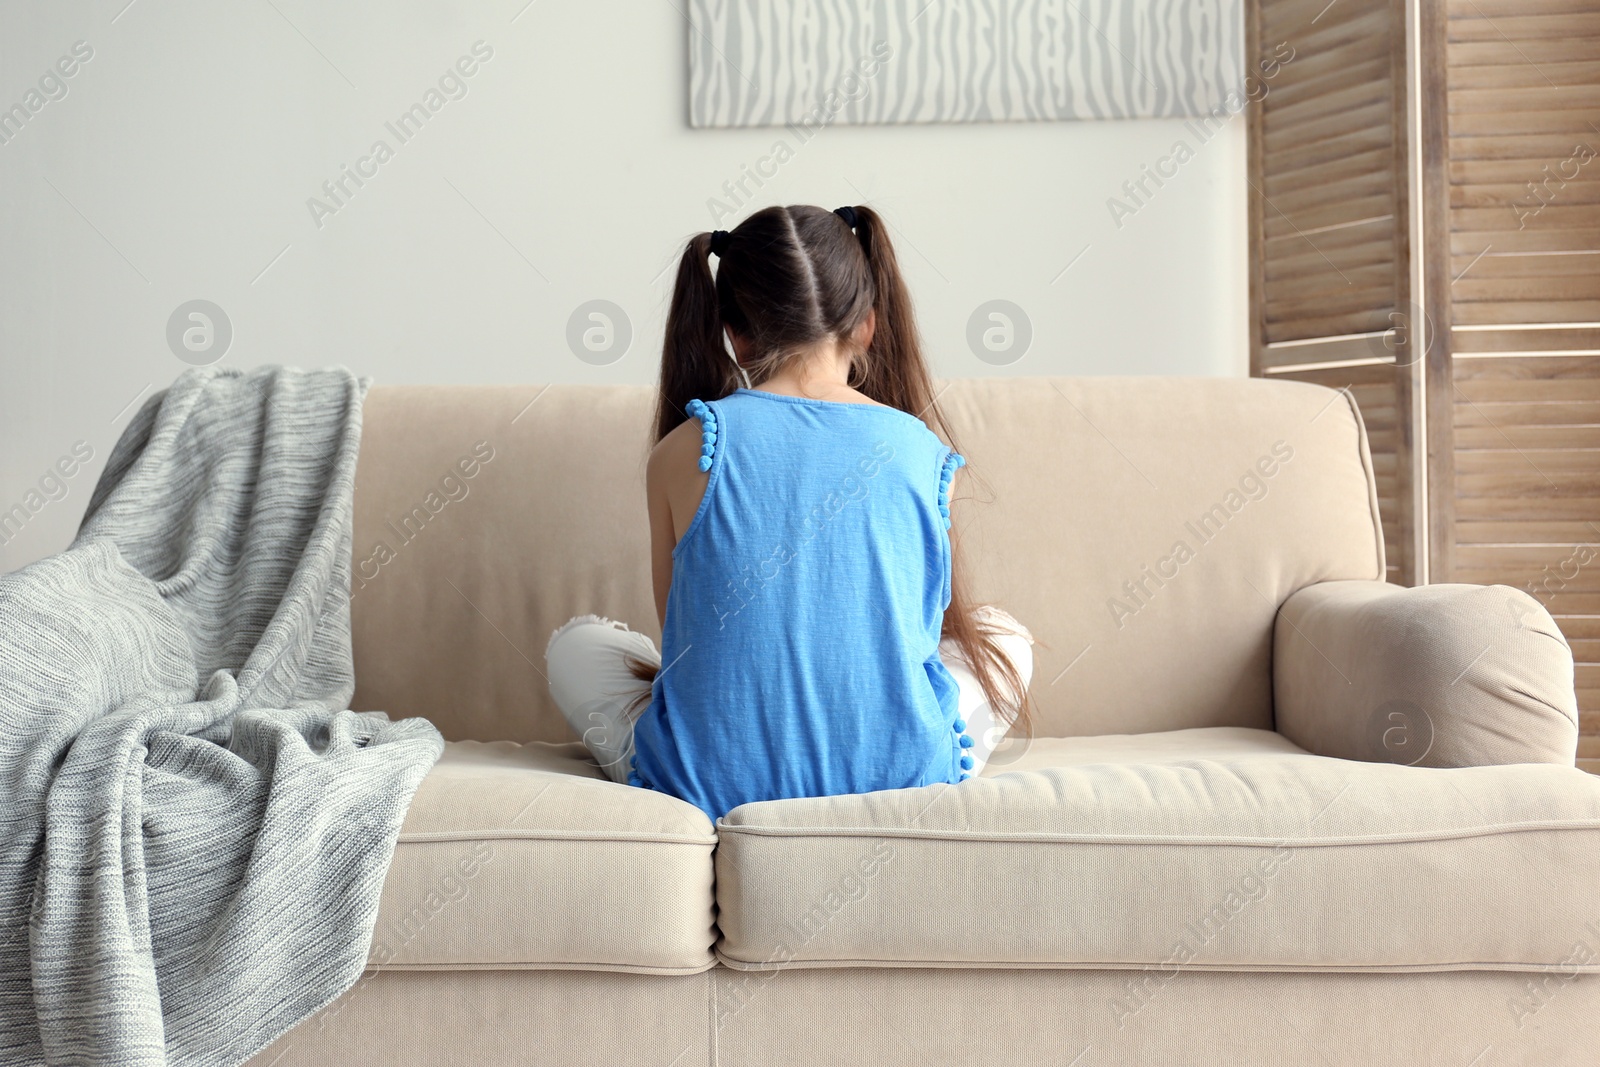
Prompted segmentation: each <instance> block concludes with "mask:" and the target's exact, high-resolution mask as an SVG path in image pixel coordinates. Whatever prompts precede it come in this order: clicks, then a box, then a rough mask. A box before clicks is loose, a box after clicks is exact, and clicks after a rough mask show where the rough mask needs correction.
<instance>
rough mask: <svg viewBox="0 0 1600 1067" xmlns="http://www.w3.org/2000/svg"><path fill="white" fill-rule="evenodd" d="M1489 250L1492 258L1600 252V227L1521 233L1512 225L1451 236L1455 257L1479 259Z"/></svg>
mask: <svg viewBox="0 0 1600 1067" xmlns="http://www.w3.org/2000/svg"><path fill="white" fill-rule="evenodd" d="M1507 220H1508V221H1509V222H1511V223H1515V222H1516V219H1515V218H1512V217H1511V216H1509V215H1508V216H1507ZM1485 248H1487V249H1488V250H1489V254H1491V255H1493V254H1495V253H1500V254H1505V253H1507V252H1539V253H1549V252H1559V251H1572V252H1592V251H1594V250H1595V249H1600V227H1597V228H1595V229H1587V230H1584V229H1577V230H1565V231H1557V232H1550V231H1546V230H1517V229H1514V228H1512V227H1510V226H1508V227H1507V228H1506V229H1503V230H1494V231H1488V230H1483V231H1479V232H1477V233H1452V234H1451V235H1450V254H1451V255H1465V256H1475V255H1477V254H1478V253H1479V252H1482V251H1483V250H1484V249H1485Z"/></svg>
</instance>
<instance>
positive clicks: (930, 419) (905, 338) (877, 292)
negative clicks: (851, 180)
mask: <svg viewBox="0 0 1600 1067" xmlns="http://www.w3.org/2000/svg"><path fill="white" fill-rule="evenodd" d="M853 210H854V211H855V220H856V226H855V231H856V240H858V241H860V242H861V250H862V251H863V252H865V253H866V256H867V266H868V268H869V269H870V271H871V274H872V310H873V311H874V312H875V313H876V315H877V320H878V325H877V329H876V330H874V331H873V335H872V344H871V345H870V346H868V348H867V351H866V354H865V359H864V363H865V366H864V368H863V376H862V384H861V385H860V386H858V388H859V389H860V390H861V391H862V392H863V393H865V394H867V395H868V396H870V397H871V398H872V399H874V400H876V401H878V402H879V403H880V404H888V405H890V406H891V407H897V408H899V409H900V410H901V411H909V412H911V413H912V414H914V415H916V416H917V417H918V418H920V419H922V421H923V422H926V423H927V424H928V427H929V429H931V430H933V432H934V433H937V434H939V435H940V436H941V437H943V438H944V439H945V440H946V441H949V440H950V428H949V427H948V426H946V425H945V424H944V417H943V415H942V414H941V413H940V412H939V409H938V406H937V405H936V404H934V402H933V398H934V392H933V378H932V376H931V375H930V374H929V373H928V364H927V361H926V360H925V359H923V356H922V340H921V338H920V337H919V336H918V333H917V320H916V315H915V313H914V312H913V310H912V307H911V293H910V291H909V290H908V289H907V288H906V283H905V279H904V278H902V277H901V276H900V262H899V260H898V259H897V258H896V257H895V254H894V244H893V243H892V242H891V241H890V240H889V227H888V225H887V224H886V223H885V222H884V221H883V216H881V215H879V214H878V213H877V212H876V211H873V210H872V209H871V208H869V207H861V206H857V207H855V208H854V209H853Z"/></svg>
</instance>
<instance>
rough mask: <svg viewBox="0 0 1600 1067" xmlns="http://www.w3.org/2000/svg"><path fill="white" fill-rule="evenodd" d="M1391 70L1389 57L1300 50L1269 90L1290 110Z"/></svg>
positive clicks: (1282, 105) (1276, 99) (1274, 98)
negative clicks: (1319, 54) (1317, 52)
mask: <svg viewBox="0 0 1600 1067" xmlns="http://www.w3.org/2000/svg"><path fill="white" fill-rule="evenodd" d="M1318 60H1320V61H1321V62H1318ZM1388 70H1389V57H1388V56H1385V55H1381V54H1380V55H1378V56H1376V57H1373V56H1369V55H1359V54H1351V52H1350V51H1349V50H1348V49H1345V50H1339V51H1333V52H1328V53H1324V54H1323V55H1321V56H1307V55H1305V54H1304V53H1302V52H1299V51H1297V52H1296V53H1295V58H1294V61H1293V62H1292V63H1289V64H1287V65H1285V66H1283V67H1281V68H1280V69H1279V72H1278V76H1277V77H1275V78H1273V79H1272V84H1271V88H1269V89H1268V90H1267V91H1268V93H1270V94H1271V96H1272V98H1273V103H1274V105H1275V106H1277V107H1283V108H1287V107H1288V106H1290V105H1298V104H1301V103H1304V102H1307V101H1320V100H1323V99H1325V98H1327V97H1329V96H1330V95H1332V94H1334V93H1338V92H1343V91H1345V90H1347V89H1348V88H1349V87H1350V86H1352V85H1355V84H1360V83H1363V82H1375V81H1378V80H1380V79H1382V78H1385V77H1386V76H1387V74H1388ZM1540 84H1541V85H1542V84H1544V83H1543V82H1541V83H1540Z"/></svg>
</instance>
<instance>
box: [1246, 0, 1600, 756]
mask: <svg viewBox="0 0 1600 1067" xmlns="http://www.w3.org/2000/svg"><path fill="white" fill-rule="evenodd" d="M1408 14H1409V17H1410V24H1409V26H1408V24H1407V18H1408ZM1245 21H1246V28H1247V29H1246V33H1247V42H1246V55H1247V56H1250V57H1255V58H1256V59H1257V60H1261V59H1268V58H1271V57H1274V56H1276V55H1279V54H1281V51H1282V49H1281V47H1280V42H1281V41H1287V42H1288V43H1289V44H1290V45H1291V46H1292V47H1293V48H1294V52H1295V58H1294V59H1293V60H1292V61H1291V62H1290V63H1288V64H1286V65H1284V66H1283V68H1282V70H1281V71H1280V72H1279V73H1278V75H1277V76H1276V77H1275V78H1274V79H1272V80H1271V82H1270V83H1269V88H1268V91H1267V93H1266V95H1265V96H1264V97H1262V98H1260V99H1259V100H1258V101H1257V102H1255V103H1253V104H1251V105H1250V118H1249V122H1250V182H1251V243H1252V283H1251V286H1252V291H1251V306H1252V338H1253V344H1252V354H1251V367H1252V373H1255V374H1260V375H1267V376H1289V377H1296V378H1302V379H1306V380H1311V381H1319V382H1323V383H1325V384H1328V385H1333V386H1335V387H1345V386H1348V387H1349V388H1350V389H1351V391H1352V392H1353V393H1354V395H1355V396H1356V399H1357V401H1358V402H1359V404H1360V406H1361V409H1362V412H1363V414H1364V416H1365V417H1366V419H1367V422H1368V428H1369V430H1370V431H1371V432H1372V443H1373V451H1374V459H1375V462H1377V463H1378V465H1379V466H1378V469H1379V477H1380V497H1381V500H1380V505H1381V508H1382V510H1383V512H1384V530H1385V536H1386V540H1387V542H1388V548H1389V553H1390V563H1391V567H1390V580H1391V581H1397V582H1402V583H1405V584H1413V583H1416V582H1420V581H1431V582H1441V581H1461V582H1475V583H1484V584H1504V585H1510V586H1514V587H1516V588H1519V589H1525V590H1527V591H1528V592H1530V593H1532V594H1533V595H1534V596H1535V597H1536V598H1537V599H1538V600H1539V601H1540V602H1541V603H1543V604H1544V605H1545V606H1546V607H1548V608H1549V609H1550V611H1551V613H1552V614H1554V615H1555V617H1556V619H1557V621H1558V622H1559V623H1560V625H1561V628H1562V631H1563V632H1564V633H1565V634H1566V635H1567V638H1568V640H1569V641H1570V642H1571V644H1572V648H1573V652H1574V655H1575V658H1576V659H1577V661H1578V668H1577V684H1578V698H1579V708H1580V712H1581V716H1582V724H1581V725H1582V732H1583V734H1584V735H1585V736H1584V737H1583V739H1582V741H1581V742H1580V752H1579V756H1580V763H1581V764H1582V765H1584V766H1586V767H1587V768H1588V769H1590V770H1596V771H1600V0H1448V2H1441V3H1436V2H1433V0H1422V2H1417V0H1413V6H1412V9H1411V10H1410V12H1409V13H1408V11H1407V7H1406V4H1405V3H1404V0H1333V2H1332V3H1329V2H1327V0H1309V2H1304V0H1249V2H1248V3H1247V4H1246V20H1245Z"/></svg>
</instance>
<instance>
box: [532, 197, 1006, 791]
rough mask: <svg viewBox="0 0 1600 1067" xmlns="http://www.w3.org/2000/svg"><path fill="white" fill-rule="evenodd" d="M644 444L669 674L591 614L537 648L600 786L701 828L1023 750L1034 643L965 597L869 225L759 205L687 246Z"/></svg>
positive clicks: (920, 400) (942, 474)
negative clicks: (644, 794)
mask: <svg viewBox="0 0 1600 1067" xmlns="http://www.w3.org/2000/svg"><path fill="white" fill-rule="evenodd" d="M712 256H716V257H717V260H718V266H717V272H716V275H715V278H713V276H712V272H711V263H710V257H712ZM724 335H726V337H727V340H728V342H729V343H730V345H731V348H732V351H731V352H729V351H728V350H727V349H725V348H724V347H723V338H724ZM741 382H742V383H743V387H741V384H740V383H741ZM935 431H939V432H941V433H942V434H943V436H944V441H942V440H940V437H939V435H938V434H936V433H935ZM655 435H656V439H657V444H656V446H655V449H654V451H653V452H652V453H651V455H650V461H649V465H648V468H647V471H646V476H645V482H646V495H647V497H648V503H649V514H650V538H651V544H652V564H653V570H654V579H655V599H656V611H657V614H658V615H659V616H660V618H661V650H660V652H659V653H658V652H657V651H656V648H655V646H654V645H653V644H652V643H651V641H650V639H649V638H647V637H645V636H644V635H643V634H638V633H635V632H633V631H631V630H629V629H628V628H627V627H626V626H624V625H622V624H621V623H617V622H612V621H610V620H608V619H604V618H600V617H598V616H594V615H584V616H579V617H578V618H575V619H573V620H572V621H571V622H569V623H567V624H566V625H564V626H562V627H561V628H560V629H558V630H557V631H556V632H555V633H554V634H552V635H551V637H550V643H549V645H548V647H547V648H546V649H545V658H546V660H547V662H548V666H549V677H550V691H551V695H552V696H553V697H554V699H555V701H556V703H557V705H559V706H560V708H561V710H562V713H563V714H564V715H565V717H566V719H567V721H568V722H569V723H570V724H571V725H572V728H573V730H574V731H576V732H577V734H578V735H579V736H580V737H581V738H582V739H583V741H584V743H585V744H586V745H587V746H588V748H589V751H590V752H591V753H593V754H594V756H595V758H596V759H597V760H598V761H599V763H600V765H601V766H602V767H603V768H604V769H605V771H606V773H607V774H608V775H610V777H611V778H612V779H613V780H615V781H618V782H627V783H629V784H631V785H634V786H640V787H643V788H646V789H657V790H661V791H662V792H665V793H669V794H671V795H673V796H676V797H680V798H682V799H684V800H687V801H689V802H690V803H691V804H694V805H695V806H697V807H699V808H700V809H702V810H703V811H705V813H706V814H707V815H709V816H710V817H711V818H712V819H713V820H714V819H716V818H717V817H719V816H721V815H722V814H724V813H725V812H727V811H728V810H730V809H731V808H734V807H736V806H738V805H740V804H744V803H746V802H749V801H756V800H774V799H781V798H788V797H819V796H832V795H836V794H840V793H863V792H868V791H870V790H877V789H904V788H911V787H916V786H923V785H929V784H932V783H935V782H947V783H955V782H958V781H961V780H964V779H966V778H968V777H970V776H972V775H974V774H976V773H977V772H978V770H979V769H980V768H981V767H982V766H983V763H984V761H985V760H986V759H987V758H988V756H989V753H990V752H991V751H992V750H993V748H994V746H995V745H996V744H998V743H999V741H1000V739H1001V738H1002V737H1003V736H1004V734H1005V732H1006V730H1007V728H1008V727H1009V726H1010V725H1011V724H1012V723H1015V722H1019V721H1020V723H1021V725H1022V726H1023V727H1024V729H1027V728H1029V727H1030V725H1031V724H1030V722H1029V716H1028V708H1027V700H1026V693H1027V685H1028V681H1029V678H1030V676H1031V674H1032V671H1033V654H1032V650H1031V648H1030V645H1031V644H1032V640H1033V639H1032V637H1031V635H1029V633H1028V631H1027V630H1026V629H1024V628H1023V627H1022V626H1021V625H1020V624H1018V623H1017V622H1016V621H1015V620H1014V619H1012V618H1011V617H1010V616H1009V615H1007V614H1005V613H1004V612H1002V611H1000V610H998V609H996V608H992V607H982V608H977V609H974V607H973V606H972V605H971V604H970V603H969V602H968V599H967V596H966V595H965V592H964V589H963V584H962V581H961V569H960V566H959V562H958V561H956V560H954V558H953V557H954V553H953V551H952V546H951V540H950V534H949V530H950V486H951V482H952V479H953V478H954V476H955V473H956V470H957V469H958V468H960V467H961V466H963V465H964V464H965V462H966V461H965V460H964V459H963V458H962V457H961V456H960V455H959V454H957V453H956V452H955V450H954V449H953V448H952V447H951V446H949V445H946V444H945V441H947V440H949V439H950V432H949V427H948V426H946V425H945V421H944V418H943V416H942V415H941V414H940V412H939V408H938V405H937V404H936V403H935V396H934V392H933V388H932V382H931V379H930V376H929V373H928V368H927V365H926V364H925V363H924V362H923V358H922V351H921V348H920V346H919V344H918V340H917V331H916V326H915V323H914V321H913V319H912V312H911V301H910V297H909V295H908V294H907V292H906V288H905V284H904V283H903V282H902V281H901V278H900V271H899V268H898V266H897V264H896V262H895V255H894V249H893V248H892V247H891V246H890V243H889V235H888V233H887V231H886V229H885V226H884V223H883V221H882V219H881V218H880V217H879V216H878V215H877V214H876V213H875V212H873V211H872V210H870V209H868V208H865V207H842V208H839V209H838V210H837V211H831V212H830V211H824V210H823V209H821V208H816V207H771V208H767V209H765V210H762V211H758V212H757V213H755V214H754V215H751V216H750V217H749V218H748V219H746V220H745V221H744V222H742V223H740V225H739V226H738V227H737V228H735V229H734V230H732V231H731V232H730V231H726V230H718V231H716V232H715V233H702V234H699V235H697V236H696V237H694V238H692V239H691V240H690V242H689V246H688V248H687V249H686V250H685V251H684V254H683V258H682V260H681V261H680V262H679V264H678V278H677V283H676V287H675V289H674V291H673V294H672V308H671V312H670V314H669V317H668V320H667V329H666V344H665V345H664V347H663V350H662V354H661V390H660V404H659V408H658V410H657V415H656V434H655ZM641 709H642V710H641Z"/></svg>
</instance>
